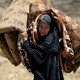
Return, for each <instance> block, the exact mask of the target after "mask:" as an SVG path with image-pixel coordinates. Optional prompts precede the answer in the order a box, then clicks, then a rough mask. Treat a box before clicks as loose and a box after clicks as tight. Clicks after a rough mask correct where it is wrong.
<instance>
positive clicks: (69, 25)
mask: <svg viewBox="0 0 80 80" xmlns="http://www.w3.org/2000/svg"><path fill="white" fill-rule="evenodd" d="M32 5H33V7H31V10H30V15H31V17H30V18H29V20H30V21H32V20H33V19H35V17H36V16H37V15H39V14H42V13H45V12H47V11H49V10H50V9H52V11H53V12H54V16H55V15H57V17H56V16H55V19H56V21H57V22H58V23H60V21H61V22H62V23H63V24H64V25H63V26H64V27H62V28H61V27H59V30H60V33H61V35H62V39H63V45H64V48H63V49H64V50H63V51H62V52H63V53H65V54H66V53H69V54H70V53H71V54H70V55H69V56H72V55H73V56H74V60H73V58H72V59H71V58H70V59H67V58H66V59H67V60H65V62H66V63H68V61H70V62H71V63H69V64H71V67H70V69H73V70H74V71H76V70H77V68H78V67H79V63H77V62H80V61H79V60H80V55H79V53H78V51H79V49H78V51H76V50H77V46H79V44H77V43H76V42H78V41H79V40H78V39H79V35H76V33H77V31H74V32H73V33H72V30H71V29H74V28H77V26H78V24H76V23H75V22H74V21H73V20H72V19H71V18H70V17H68V16H66V15H64V14H63V13H62V12H60V11H58V10H56V9H54V8H51V7H49V8H48V7H46V6H44V5H42V6H43V8H40V9H39V5H40V4H32ZM40 6H41V5H40ZM49 12H50V11H49ZM59 25H61V24H59ZM78 28H79V27H78ZM75 30H76V29H75ZM78 30H79V29H78ZM77 34H78V33H77ZM74 35H75V36H76V38H75V41H74V39H73V38H74ZM71 44H72V45H71ZM70 45H71V47H70ZM73 49H74V50H73ZM69 56H68V57H69ZM73 56H72V57H73ZM76 56H78V57H76ZM75 61H76V62H75ZM74 62H75V64H76V65H75V64H74ZM63 64H64V63H63ZM66 66H68V65H66ZM73 66H74V68H73ZM76 66H77V67H76ZM71 71H72V70H70V71H69V72H71ZM66 72H67V71H66Z"/></svg>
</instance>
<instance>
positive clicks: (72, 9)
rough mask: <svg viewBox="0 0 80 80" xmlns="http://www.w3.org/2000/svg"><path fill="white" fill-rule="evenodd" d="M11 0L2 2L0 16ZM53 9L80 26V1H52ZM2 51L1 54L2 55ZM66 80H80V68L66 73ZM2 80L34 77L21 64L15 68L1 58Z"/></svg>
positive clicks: (1, 0) (26, 79) (29, 79)
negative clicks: (61, 12)
mask: <svg viewBox="0 0 80 80" xmlns="http://www.w3.org/2000/svg"><path fill="white" fill-rule="evenodd" d="M10 2H11V0H0V16H1V15H2V13H3V12H4V10H5V9H6V8H7V6H8V5H9V3H10ZM52 3H53V7H55V8H57V9H59V10H61V11H63V12H64V13H65V14H67V15H69V16H70V17H72V18H73V19H74V20H75V21H76V22H77V23H78V24H80V17H79V16H80V9H79V8H80V0H57V1H56V0H52ZM1 53H2V52H1V50H0V54H1ZM64 77H65V80H80V68H79V69H78V70H77V72H76V73H73V72H72V73H70V74H66V73H64ZM0 80H33V75H32V74H31V73H29V72H28V71H27V69H26V68H25V67H24V66H23V65H22V64H20V65H19V66H17V67H15V66H14V65H12V64H11V63H10V62H9V60H7V59H6V58H3V57H1V56H0Z"/></svg>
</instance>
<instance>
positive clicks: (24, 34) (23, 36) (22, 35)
mask: <svg viewBox="0 0 80 80" xmlns="http://www.w3.org/2000/svg"><path fill="white" fill-rule="evenodd" d="M19 37H20V39H21V40H23V41H25V40H27V39H28V34H27V31H24V32H20V33H19Z"/></svg>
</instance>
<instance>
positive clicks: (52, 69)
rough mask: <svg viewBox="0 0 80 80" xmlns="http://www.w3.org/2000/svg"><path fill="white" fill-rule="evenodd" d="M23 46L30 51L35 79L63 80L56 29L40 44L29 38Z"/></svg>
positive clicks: (29, 56) (29, 55)
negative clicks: (31, 41)
mask: <svg viewBox="0 0 80 80" xmlns="http://www.w3.org/2000/svg"><path fill="white" fill-rule="evenodd" d="M23 48H24V49H25V50H26V51H27V53H28V58H29V63H30V67H31V70H32V73H33V74H34V80H63V75H62V72H61V69H60V64H59V36H58V34H57V30H56V29H54V31H53V32H52V33H50V34H48V35H47V36H46V38H44V40H42V41H40V42H39V44H38V46H34V45H32V44H31V43H30V42H29V40H27V41H25V42H24V43H23Z"/></svg>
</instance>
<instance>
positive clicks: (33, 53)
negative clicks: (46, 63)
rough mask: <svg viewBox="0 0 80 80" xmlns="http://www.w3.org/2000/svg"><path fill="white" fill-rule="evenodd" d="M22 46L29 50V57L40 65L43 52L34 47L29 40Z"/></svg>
mask: <svg viewBox="0 0 80 80" xmlns="http://www.w3.org/2000/svg"><path fill="white" fill-rule="evenodd" d="M22 47H23V48H24V49H25V50H26V51H27V54H28V57H29V59H30V60H31V61H32V62H35V64H38V65H39V64H40V63H41V62H42V59H43V56H42V53H41V52H39V51H38V50H36V49H34V48H32V46H31V44H30V42H29V41H28V40H26V41H24V42H23V45H22Z"/></svg>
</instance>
